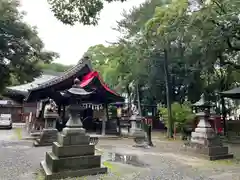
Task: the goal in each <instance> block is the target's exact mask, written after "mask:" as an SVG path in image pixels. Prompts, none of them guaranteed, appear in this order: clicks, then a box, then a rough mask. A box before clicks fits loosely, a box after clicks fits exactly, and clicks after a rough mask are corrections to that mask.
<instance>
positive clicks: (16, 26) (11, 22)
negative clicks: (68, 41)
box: [0, 0, 58, 91]
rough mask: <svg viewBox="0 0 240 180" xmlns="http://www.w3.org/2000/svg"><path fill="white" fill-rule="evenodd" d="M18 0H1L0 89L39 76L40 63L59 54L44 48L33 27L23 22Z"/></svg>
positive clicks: (48, 60) (50, 59)
mask: <svg viewBox="0 0 240 180" xmlns="http://www.w3.org/2000/svg"><path fill="white" fill-rule="evenodd" d="M18 5H19V4H18V2H17V1H8V0H2V1H0V77H1V84H0V91H2V90H3V89H4V88H5V86H6V85H9V84H11V83H24V82H26V81H31V80H32V79H33V77H36V76H38V75H39V74H40V73H41V70H40V69H39V68H38V66H37V64H38V63H39V62H51V61H52V60H53V58H55V57H57V56H58V55H57V54H56V53H54V52H50V51H45V50H44V45H43V42H42V41H41V39H40V38H39V37H38V35H37V31H36V29H34V28H32V27H30V26H29V25H28V24H26V23H24V22H23V21H22V17H23V14H21V13H20V12H19V11H18V9H17V8H18Z"/></svg>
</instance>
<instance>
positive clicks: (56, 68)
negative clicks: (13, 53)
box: [39, 63, 72, 72]
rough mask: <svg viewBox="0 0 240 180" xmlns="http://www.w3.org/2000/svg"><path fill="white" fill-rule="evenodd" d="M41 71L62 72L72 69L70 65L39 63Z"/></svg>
mask: <svg viewBox="0 0 240 180" xmlns="http://www.w3.org/2000/svg"><path fill="white" fill-rule="evenodd" d="M39 67H40V68H41V69H42V71H52V72H64V71H66V70H68V69H70V68H71V67H72V65H64V64H60V63H39Z"/></svg>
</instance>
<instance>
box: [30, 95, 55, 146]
mask: <svg viewBox="0 0 240 180" xmlns="http://www.w3.org/2000/svg"><path fill="white" fill-rule="evenodd" d="M48 101H49V103H48V104H47V105H46V106H45V108H44V116H43V117H44V120H45V126H44V129H43V131H42V132H41V134H40V137H39V139H36V140H35V141H34V143H33V145H34V146H36V147H37V146H50V145H52V143H53V142H54V141H56V140H57V134H58V130H57V129H56V121H57V119H58V118H59V115H58V113H57V111H56V109H55V108H56V104H55V103H54V101H53V100H52V99H50V100H48Z"/></svg>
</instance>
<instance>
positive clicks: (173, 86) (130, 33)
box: [88, 0, 240, 105]
mask: <svg viewBox="0 0 240 180" xmlns="http://www.w3.org/2000/svg"><path fill="white" fill-rule="evenodd" d="M239 9H240V3H239V1H230V0H208V1H201V3H195V4H193V5H192V4H190V3H189V2H188V1H187V0H177V1H176V0H173V1H171V0H151V1H147V2H145V3H143V4H142V5H141V6H140V7H137V8H136V7H135V8H133V9H132V10H131V11H130V12H124V13H123V16H124V18H123V20H121V21H119V22H118V26H117V27H116V28H115V30H117V31H119V32H120V33H121V38H120V39H119V41H118V42H116V43H115V44H112V45H109V46H103V45H96V46H93V47H91V48H90V49H89V51H88V53H89V54H90V55H91V54H92V58H93V62H94V65H95V67H96V68H97V69H98V70H99V71H100V72H101V73H102V74H104V75H103V77H104V79H105V80H106V82H107V83H109V84H111V85H112V86H113V87H115V88H116V89H118V90H121V91H122V92H125V93H127V94H129V97H132V94H134V93H135V92H136V88H135V87H136V85H138V86H140V88H139V89H140V90H141V92H140V94H141V102H142V103H151V104H152V103H155V104H158V103H162V104H165V105H166V104H167V103H166V97H167V96H166V83H168V87H169V97H170V98H169V99H170V104H171V102H179V103H180V104H182V103H183V102H184V101H186V100H188V101H190V102H195V101H197V100H199V99H200V95H201V94H203V93H204V94H205V97H206V98H207V99H208V100H211V101H219V96H218V92H221V91H224V90H228V89H230V88H232V87H234V86H237V85H239V83H240V70H239V65H240V51H239V50H240V16H239V14H240V11H239ZM166 63H167V70H168V71H169V78H168V79H166V78H165V77H166V73H165V70H166V69H165V68H164V65H165V64H166Z"/></svg>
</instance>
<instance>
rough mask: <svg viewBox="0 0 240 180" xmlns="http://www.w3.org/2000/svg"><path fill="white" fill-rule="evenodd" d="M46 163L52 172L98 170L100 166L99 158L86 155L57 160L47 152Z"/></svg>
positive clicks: (57, 158)
mask: <svg viewBox="0 0 240 180" xmlns="http://www.w3.org/2000/svg"><path fill="white" fill-rule="evenodd" d="M46 163H47V166H48V168H49V169H50V170H51V171H52V172H59V171H66V170H77V169H91V168H99V167H100V166H101V156H99V155H88V156H75V157H64V158H59V157H57V156H55V155H54V154H53V153H52V152H47V153H46Z"/></svg>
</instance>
